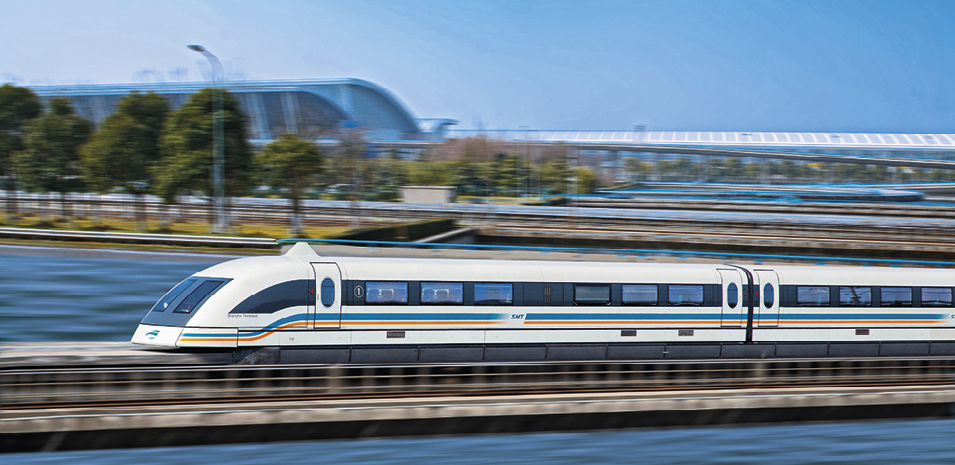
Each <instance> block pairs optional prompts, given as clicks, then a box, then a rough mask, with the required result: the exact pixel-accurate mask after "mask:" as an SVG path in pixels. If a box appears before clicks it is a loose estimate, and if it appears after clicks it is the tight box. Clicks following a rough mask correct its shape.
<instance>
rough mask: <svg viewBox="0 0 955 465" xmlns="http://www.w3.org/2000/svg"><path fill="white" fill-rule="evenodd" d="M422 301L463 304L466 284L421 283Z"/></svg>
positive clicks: (424, 302) (423, 302)
mask: <svg viewBox="0 0 955 465" xmlns="http://www.w3.org/2000/svg"><path fill="white" fill-rule="evenodd" d="M421 303H422V304H441V305H461V304H463V303H464V284H462V283H421Z"/></svg>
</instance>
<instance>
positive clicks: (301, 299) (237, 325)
mask: <svg viewBox="0 0 955 465" xmlns="http://www.w3.org/2000/svg"><path fill="white" fill-rule="evenodd" d="M953 289H955V271H950V270H944V269H899V268H880V267H826V266H765V265H718V264H655V263H592V262H557V261H497V260H454V259H398V258H354V257H350V258H329V257H322V256H319V255H318V254H316V253H315V252H314V250H313V249H312V248H311V247H310V246H309V245H307V244H305V243H298V244H296V245H295V246H294V247H292V248H291V249H290V250H289V251H288V252H287V253H286V254H284V255H281V256H272V257H254V258H242V259H238V260H233V261H229V262H225V263H222V264H219V265H215V266H213V267H211V268H208V269H206V270H204V271H201V272H198V273H196V274H194V275H192V276H190V277H189V278H187V279H185V280H184V281H182V282H181V283H179V284H177V285H176V286H175V287H173V288H172V290H170V291H169V292H168V293H167V294H166V295H164V296H163V297H162V298H161V299H159V301H158V302H157V303H156V304H155V305H154V306H153V307H152V309H151V310H150V311H149V313H148V314H147V315H146V317H145V318H144V319H143V321H142V323H141V324H140V325H139V328H138V329H137V330H136V332H135V334H134V335H133V338H132V342H134V343H137V344H145V345H148V346H154V347H161V348H180V349H200V348H201V349H220V350H223V351H231V352H232V353H233V357H234V361H235V362H236V363H253V362H255V361H258V362H259V363H380V362H408V363H415V362H462V361H483V362H503V361H528V360H648V359H662V358H685V359H715V358H766V357H825V356H833V357H869V356H872V357H878V356H930V355H955V307H953Z"/></svg>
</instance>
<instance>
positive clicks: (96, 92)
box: [31, 79, 457, 145]
mask: <svg viewBox="0 0 955 465" xmlns="http://www.w3.org/2000/svg"><path fill="white" fill-rule="evenodd" d="M207 87H210V84H209V83H206V82H182V83H157V84H88V85H64V86H36V87H31V89H32V90H33V91H34V92H35V93H36V94H37V95H38V96H39V97H40V99H41V100H44V101H45V100H48V99H50V98H52V97H67V98H69V99H71V100H72V101H73V105H74V107H75V108H76V111H77V113H78V114H79V115H80V116H82V117H84V118H86V119H88V120H90V121H93V122H95V123H97V124H99V123H101V122H102V121H103V119H104V118H106V116H108V115H109V114H110V113H112V112H113V111H114V110H115V109H116V105H117V103H118V102H119V100H120V99H121V98H123V97H124V96H125V95H127V94H129V93H130V92H133V91H140V92H155V93H157V94H160V95H162V96H164V97H166V98H167V99H169V103H170V105H171V106H172V108H173V109H176V108H179V107H180V106H182V105H183V104H185V103H186V101H187V100H188V99H189V96H190V95H191V94H193V93H195V92H198V91H199V90H201V89H204V88H207ZM222 87H223V88H225V89H226V90H228V91H229V92H231V93H232V94H233V95H234V96H235V98H236V99H237V100H238V102H239V105H240V107H241V109H242V111H243V112H244V113H245V114H246V116H247V117H248V121H247V124H248V127H247V134H248V135H249V138H250V140H251V142H252V143H254V144H256V145H262V144H266V143H268V142H269V141H271V140H273V139H274V138H276V137H277V136H278V135H279V134H283V133H293V134H299V135H301V136H302V137H305V138H309V139H316V140H317V139H323V138H332V139H333V138H335V130H337V129H340V128H359V129H360V130H361V131H362V132H363V137H364V138H365V140H368V141H373V142H388V143H390V144H396V145H401V144H402V143H410V144H412V145H413V144H415V143H420V142H427V141H436V140H441V139H443V137H444V132H445V130H446V128H447V127H448V126H451V125H454V124H456V123H457V122H456V121H454V120H450V119H422V120H419V119H417V118H415V117H414V115H413V114H412V113H411V111H409V110H408V108H407V107H406V106H405V105H404V104H403V103H402V102H401V101H400V100H398V98H397V97H395V96H394V95H393V94H392V93H391V92H389V91H388V90H386V89H384V88H382V87H380V86H377V85H375V84H372V83H370V82H368V81H363V80H360V79H327V80H308V81H291V80H290V81H229V82H226V83H224V84H222Z"/></svg>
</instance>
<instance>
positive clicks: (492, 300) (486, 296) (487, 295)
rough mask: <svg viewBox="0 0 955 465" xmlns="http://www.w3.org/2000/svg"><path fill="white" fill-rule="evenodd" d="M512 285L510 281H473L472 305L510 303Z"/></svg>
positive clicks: (512, 290)
mask: <svg viewBox="0 0 955 465" xmlns="http://www.w3.org/2000/svg"><path fill="white" fill-rule="evenodd" d="M512 303H514V285H513V284H510V283H474V305H511V304H512Z"/></svg>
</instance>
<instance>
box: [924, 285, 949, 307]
mask: <svg viewBox="0 0 955 465" xmlns="http://www.w3.org/2000/svg"><path fill="white" fill-rule="evenodd" d="M922 306H923V307H951V306H952V288H950V287H923V288H922Z"/></svg>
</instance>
